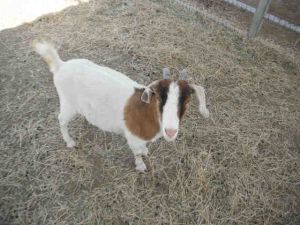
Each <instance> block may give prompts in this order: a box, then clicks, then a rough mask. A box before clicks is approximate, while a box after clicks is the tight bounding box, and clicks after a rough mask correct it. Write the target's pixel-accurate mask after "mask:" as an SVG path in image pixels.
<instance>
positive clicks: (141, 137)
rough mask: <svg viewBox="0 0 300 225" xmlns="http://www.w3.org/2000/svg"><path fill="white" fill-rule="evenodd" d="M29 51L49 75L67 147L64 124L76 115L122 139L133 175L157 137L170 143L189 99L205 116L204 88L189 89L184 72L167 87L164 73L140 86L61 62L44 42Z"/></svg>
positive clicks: (84, 64) (78, 62)
mask: <svg viewBox="0 0 300 225" xmlns="http://www.w3.org/2000/svg"><path fill="white" fill-rule="evenodd" d="M33 47H34V49H35V51H36V52H37V53H38V54H40V55H41V56H42V58H43V59H44V60H45V61H46V62H47V64H48V65H49V68H50V71H51V72H52V73H53V75H54V84H55V87H56V90H57V93H58V96H59V103H60V113H59V116H58V120H59V124H60V129H61V133H62V136H63V139H64V141H65V142H66V144H67V147H70V148H71V147H74V146H75V142H74V140H73V139H72V138H71V136H70V135H69V132H68V123H69V122H70V120H71V119H72V118H73V117H74V116H75V115H76V114H81V115H83V116H84V117H85V118H86V119H87V121H89V122H90V123H91V124H93V125H95V126H96V127H98V128H100V129H102V130H104V131H109V132H114V133H118V134H123V135H124V136H125V138H126V140H127V143H128V145H129V147H130V148H131V150H132V152H133V154H134V157H135V165H136V170H138V171H145V170H146V165H145V163H144V162H143V159H142V155H147V153H148V149H147V147H146V144H147V143H149V142H153V141H155V140H156V139H158V138H160V137H162V136H163V137H164V138H165V139H166V140H167V141H173V140H175V138H176V137H177V134H178V131H179V123H180V121H181V120H182V117H183V115H184V113H185V111H186V109H187V106H188V103H189V102H190V100H191V94H193V93H196V96H197V97H198V100H199V102H200V104H199V111H200V113H201V114H202V115H203V116H204V117H206V118H207V117H208V116H209V111H208V109H207V108H206V103H205V91H204V88H203V87H201V86H197V85H195V84H189V83H188V81H187V72H186V70H183V71H182V72H181V75H180V79H179V80H178V81H173V80H171V79H170V71H169V69H168V68H164V69H163V79H161V80H155V81H154V82H152V83H151V84H149V85H148V86H144V85H141V84H138V83H137V82H135V81H133V80H131V79H130V78H129V77H127V76H126V75H124V74H122V73H120V72H117V71H115V70H113V69H110V68H108V67H104V66H99V65H97V64H95V63H93V62H91V61H89V60H87V59H71V60H69V61H62V60H61V58H60V57H59V55H58V53H57V51H56V50H55V48H54V47H53V46H52V45H50V44H49V43H47V42H45V41H40V42H38V41H35V42H34V43H33Z"/></svg>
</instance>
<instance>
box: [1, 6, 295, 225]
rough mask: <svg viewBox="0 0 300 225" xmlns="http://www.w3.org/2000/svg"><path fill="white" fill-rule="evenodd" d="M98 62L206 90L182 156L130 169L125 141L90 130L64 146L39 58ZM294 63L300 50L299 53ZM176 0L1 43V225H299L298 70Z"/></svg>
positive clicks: (72, 17)
mask: <svg viewBox="0 0 300 225" xmlns="http://www.w3.org/2000/svg"><path fill="white" fill-rule="evenodd" d="M40 37H43V38H45V39H47V40H51V41H52V42H54V43H55V44H56V45H57V47H58V48H59V53H60V55H61V57H62V58H63V59H64V60H67V59H71V58H77V57H80V58H88V59H90V60H92V61H94V62H96V63H99V64H104V65H107V66H110V67H112V68H114V69H116V70H119V71H121V72H123V73H125V74H128V76H130V77H131V78H133V79H135V80H137V81H138V82H140V83H143V84H148V83H150V82H151V81H153V80H154V79H158V78H160V77H161V76H162V74H161V69H162V68H163V67H165V66H169V67H170V68H171V71H173V73H174V77H177V76H178V71H179V70H180V69H182V68H187V69H188V71H189V73H190V76H191V81H192V82H195V83H197V84H202V85H203V86H204V87H205V88H206V89H207V98H208V108H209V110H210V113H211V117H210V118H209V119H208V120H205V119H204V118H202V117H201V116H200V115H199V113H198V111H197V101H193V102H192V105H191V107H190V109H189V111H188V113H187V115H186V117H185V121H184V123H183V124H182V127H181V131H180V135H179V137H178V139H177V141H176V143H167V142H166V141H164V140H159V141H157V142H155V143H152V144H151V145H150V146H149V148H150V155H149V157H148V158H146V160H145V161H146V164H147V166H148V168H149V171H148V172H147V173H145V174H140V173H137V172H136V171H135V170H134V163H133V156H132V154H131V152H130V149H129V147H128V146H127V144H126V141H125V139H124V138H123V137H121V136H118V135H115V134H111V133H104V132H102V131H100V130H99V129H97V128H95V127H93V126H91V125H89V124H88V123H87V122H86V121H85V120H84V119H83V118H77V119H76V120H75V121H73V122H72V126H71V134H72V136H73V137H74V138H75V139H76V140H77V143H78V146H77V148H75V149H68V148H66V146H65V143H64V142H63V140H62V137H61V134H60V131H59V126H58V121H57V115H58V110H59V105H58V96H57V94H56V91H55V88H54V85H53V79H52V75H51V74H50V72H49V70H48V68H47V66H46V64H45V63H44V62H43V61H42V60H41V58H40V57H39V56H38V55H36V54H35V53H34V52H33V51H32V48H31V46H30V43H31V42H32V40H34V39H36V38H40ZM294 50H295V49H294ZM295 55H296V52H294V51H293V49H287V48H284V47H281V46H279V45H276V44H274V43H272V42H271V41H270V42H269V41H266V40H265V41H261V40H260V39H254V40H248V39H246V38H243V37H241V36H239V35H238V34H236V33H233V32H231V31H229V30H226V29H225V28H224V27H221V26H219V25H217V24H215V23H213V22H211V21H207V20H206V19H204V18H201V17H200V16H199V15H196V14H192V13H190V12H188V11H185V10H183V9H182V8H181V7H180V6H178V5H174V4H171V3H170V1H167V0H166V1H150V0H144V1H138V0H126V1H125V0H124V1H118V0H113V1H111V0H101V1H100V0H99V1H90V2H89V3H85V4H81V5H79V6H77V7H71V8H68V9H66V10H64V11H63V12H60V13H57V14H54V15H49V16H45V17H42V18H40V19H38V20H36V21H35V22H33V23H30V24H25V25H22V26H19V27H17V28H14V29H8V30H4V31H1V32H0V79H1V86H0V117H1V120H0V122H1V124H0V149H1V150H0V224H1V225H5V224H6V225H23V224H24V225H25V224H26V225H27V224H36V225H38V224H39V225H40V224H53V225H54V224H57V225H58V224H59V225H64V224H65V225H70V224H84V225H85V224H87V225H91V224H93V225H94V224H207V225H208V224H211V225H216V224H224V225H228V224H282V225H288V224H290V225H292V224H299V223H300V191H299V190H300V183H299V180H300V130H299V124H300V98H299V96H300V79H299V75H300V72H299V71H300V61H299V58H297V57H296V56H295Z"/></svg>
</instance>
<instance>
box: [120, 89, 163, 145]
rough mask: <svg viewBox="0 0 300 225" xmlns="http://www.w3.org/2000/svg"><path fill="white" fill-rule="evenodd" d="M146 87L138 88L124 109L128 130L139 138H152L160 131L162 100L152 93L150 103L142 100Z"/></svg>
mask: <svg viewBox="0 0 300 225" xmlns="http://www.w3.org/2000/svg"><path fill="white" fill-rule="evenodd" d="M143 91H144V89H136V90H135V92H134V94H133V95H132V96H131V97H130V98H129V100H128V103H127V105H126V106H125V110H124V120H125V124H126V126H127V128H128V130H129V131H130V132H131V133H132V134H134V135H136V136H137V137H139V138H142V139H144V140H151V139H152V138H154V137H155V135H156V134H157V133H158V132H159V131H160V119H161V113H160V111H159V105H160V104H159V103H160V101H159V100H158V99H157V97H156V95H154V94H153V95H152V96H151V99H150V103H149V104H148V103H145V102H142V101H141V96H142V94H143Z"/></svg>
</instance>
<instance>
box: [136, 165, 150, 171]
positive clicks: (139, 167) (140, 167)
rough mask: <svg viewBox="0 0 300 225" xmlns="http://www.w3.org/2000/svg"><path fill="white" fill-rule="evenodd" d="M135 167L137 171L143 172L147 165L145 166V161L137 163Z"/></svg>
mask: <svg viewBox="0 0 300 225" xmlns="http://www.w3.org/2000/svg"><path fill="white" fill-rule="evenodd" d="M135 169H136V170H137V171H139V172H145V171H146V169H147V167H146V165H145V163H141V164H139V165H137V166H136V167H135Z"/></svg>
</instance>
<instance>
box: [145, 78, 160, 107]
mask: <svg viewBox="0 0 300 225" xmlns="http://www.w3.org/2000/svg"><path fill="white" fill-rule="evenodd" d="M158 82H159V81H158V80H156V81H153V82H152V83H151V84H149V85H148V86H147V87H146V88H145V90H144V92H143V94H142V96H141V101H142V102H145V103H147V104H149V103H150V100H151V96H152V94H153V93H155V92H156V88H157V84H158Z"/></svg>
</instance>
